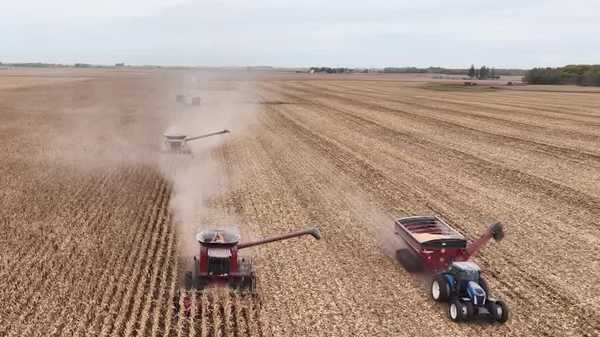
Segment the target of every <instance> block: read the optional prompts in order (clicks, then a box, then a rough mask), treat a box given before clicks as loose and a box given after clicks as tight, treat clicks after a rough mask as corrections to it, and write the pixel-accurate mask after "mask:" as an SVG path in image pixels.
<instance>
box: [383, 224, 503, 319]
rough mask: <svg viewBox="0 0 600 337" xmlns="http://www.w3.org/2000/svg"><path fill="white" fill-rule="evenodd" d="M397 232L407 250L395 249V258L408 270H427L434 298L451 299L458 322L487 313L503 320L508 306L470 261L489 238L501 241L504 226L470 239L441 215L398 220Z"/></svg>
mask: <svg viewBox="0 0 600 337" xmlns="http://www.w3.org/2000/svg"><path fill="white" fill-rule="evenodd" d="M394 226H395V232H396V234H397V235H398V236H400V237H401V238H402V239H403V240H404V242H406V245H407V246H408V248H407V249H399V250H397V251H396V257H397V258H398V260H399V261H400V262H402V264H403V265H404V266H405V267H406V268H407V269H408V270H409V271H422V270H425V271H426V272H429V273H430V274H432V276H433V280H432V282H431V297H432V298H433V299H434V300H435V301H438V302H446V301H447V302H449V303H450V304H449V306H448V315H449V317H450V319H452V320H453V321H455V322H459V321H466V320H469V319H471V318H472V317H474V316H479V315H482V316H487V317H489V318H491V319H492V320H494V321H497V322H500V323H504V322H506V321H507V320H508V307H507V306H506V304H505V303H504V302H503V301H502V300H500V299H496V298H492V297H490V296H489V295H490V292H489V288H488V286H487V283H486V282H485V280H484V279H483V277H482V276H481V270H480V268H479V266H477V264H475V263H473V262H471V261H468V260H469V259H470V258H471V257H472V256H473V255H475V253H477V251H479V250H480V249H481V248H482V247H483V246H485V245H486V243H487V242H488V241H489V240H490V239H492V238H493V239H494V240H496V241H500V240H502V238H503V237H504V230H503V228H502V225H501V224H499V223H495V224H492V225H490V226H489V227H488V228H487V230H486V231H485V232H484V233H483V235H481V237H479V239H477V240H474V241H467V239H466V238H465V237H464V236H463V235H461V234H460V233H459V232H458V231H456V230H455V229H454V228H452V227H450V225H448V224H447V223H446V222H445V221H444V220H443V219H442V218H440V217H438V216H413V217H407V218H401V219H398V220H396V221H395V223H394Z"/></svg>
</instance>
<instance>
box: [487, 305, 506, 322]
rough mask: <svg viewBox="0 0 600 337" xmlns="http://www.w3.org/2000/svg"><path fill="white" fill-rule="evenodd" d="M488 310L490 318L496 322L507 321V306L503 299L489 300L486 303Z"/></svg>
mask: <svg viewBox="0 0 600 337" xmlns="http://www.w3.org/2000/svg"><path fill="white" fill-rule="evenodd" d="M488 311H489V312H490V315H492V318H493V319H494V320H495V321H496V322H498V323H505V322H506V321H508V306H507V305H506V303H504V301H502V300H497V301H494V302H490V304H489V305H488Z"/></svg>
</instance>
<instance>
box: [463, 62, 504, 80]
mask: <svg viewBox="0 0 600 337" xmlns="http://www.w3.org/2000/svg"><path fill="white" fill-rule="evenodd" d="M467 75H469V77H470V78H476V79H478V80H497V79H499V78H500V74H498V73H497V72H496V69H494V68H488V67H486V66H481V68H479V69H475V65H471V68H469V72H468V73H467Z"/></svg>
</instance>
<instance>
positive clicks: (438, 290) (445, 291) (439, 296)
mask: <svg viewBox="0 0 600 337" xmlns="http://www.w3.org/2000/svg"><path fill="white" fill-rule="evenodd" d="M449 295H450V285H449V284H448V280H446V278H445V277H444V275H441V274H440V275H437V276H436V277H434V278H433V281H431V298H433V300H434V301H437V302H445V301H447V300H448V296H449Z"/></svg>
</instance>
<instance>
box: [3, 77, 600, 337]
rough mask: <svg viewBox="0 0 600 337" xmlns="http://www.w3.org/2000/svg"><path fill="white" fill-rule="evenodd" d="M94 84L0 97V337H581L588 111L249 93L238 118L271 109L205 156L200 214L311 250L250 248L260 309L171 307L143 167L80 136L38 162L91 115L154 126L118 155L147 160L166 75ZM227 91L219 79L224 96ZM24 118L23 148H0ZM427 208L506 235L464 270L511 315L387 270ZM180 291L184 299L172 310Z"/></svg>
mask: <svg viewBox="0 0 600 337" xmlns="http://www.w3.org/2000/svg"><path fill="white" fill-rule="evenodd" d="M90 71H91V70H90ZM130 75H131V74H130ZM98 76H100V75H98ZM101 76H102V80H90V81H85V82H83V81H71V82H68V83H55V84H54V85H52V86H40V87H25V88H19V89H15V90H10V91H0V99H1V100H2V102H3V104H4V106H6V109H3V110H0V115H1V116H2V118H7V119H8V118H10V119H11V120H14V121H15V123H14V126H15V128H14V129H12V131H11V130H7V131H6V132H5V133H2V134H0V138H1V140H2V142H1V143H0V144H1V146H2V150H3V152H2V153H3V154H2V156H3V158H2V159H3V162H5V163H7V165H0V183H2V186H3V188H2V191H1V192H2V193H1V197H2V204H3V207H2V209H0V228H1V229H2V230H1V231H0V284H1V285H2V287H0V303H2V305H0V336H186V337H187V336H414V335H427V336H448V335H452V336H473V335H490V334H493V335H511V336H536V335H557V334H560V335H564V336H597V333H598V331H600V314H599V313H600V307H599V305H598V303H600V301H598V298H597V296H595V295H593V294H597V293H599V291H600V289H598V285H597V282H595V280H597V279H598V278H599V277H600V269H599V268H598V266H597V265H595V264H592V263H590V261H595V260H596V252H595V250H594V249H593V247H595V246H597V245H595V244H596V243H597V242H598V238H599V237H600V233H598V228H597V223H596V222H597V221H596V219H597V218H598V216H599V215H600V214H599V213H598V210H599V209H600V189H599V187H598V185H597V184H596V183H595V181H597V180H598V178H600V177H599V176H598V172H599V171H598V168H599V167H600V161H599V160H598V158H600V153H598V149H597V144H598V141H600V139H599V136H598V134H599V133H598V132H599V131H600V129H599V128H598V126H597V125H598V123H600V116H599V115H598V113H597V107H598V106H600V99H599V98H598V97H597V95H593V94H572V93H561V92H545V93H539V92H529V91H522V90H516V91H514V90H499V91H493V92H468V91H461V92H454V93H453V92H442V91H431V90H428V89H426V88H422V87H419V84H418V83H414V82H396V81H378V79H379V78H378V77H377V76H376V75H369V76H373V77H372V78H370V79H371V80H370V81H356V80H351V81H347V80H346V79H345V78H344V77H332V78H331V79H332V80H329V81H321V80H319V79H315V78H312V77H303V78H302V79H303V80H302V81H297V80H296V79H297V77H294V76H291V77H290V75H276V74H274V75H270V76H272V77H268V76H267V77H263V78H261V79H259V80H253V83H254V84H255V95H256V97H257V99H256V102H284V103H285V104H262V105H260V106H259V107H258V108H257V111H258V114H257V123H256V125H255V126H253V127H252V128H249V129H247V130H244V132H243V133H242V134H240V135H236V136H235V137H232V138H231V140H229V141H227V142H226V143H225V144H224V145H219V146H218V147H216V148H215V149H213V151H211V153H210V154H208V157H207V160H211V161H214V162H215V163H216V164H215V165H216V166H218V170H215V174H216V175H218V176H216V177H215V179H216V180H218V181H226V182H227V184H226V186H220V187H219V190H218V193H215V194H214V195H213V196H212V197H211V200H210V201H209V202H208V204H207V205H206V210H207V211H208V212H209V213H210V216H206V217H205V218H206V219H213V218H214V219H216V217H218V214H221V213H224V214H228V215H231V216H232V218H236V219H239V221H240V223H239V227H240V231H241V232H242V237H243V238H257V237H263V236H266V235H272V234H278V233H281V232H286V231H288V230H292V229H297V228H301V227H303V226H308V225H317V226H320V227H321V230H322V232H323V235H324V237H323V240H321V241H313V240H300V239H298V240H291V241H286V242H281V243H273V244H270V245H265V246H260V247H256V248H253V249H252V250H251V255H252V257H253V260H254V263H255V265H256V267H257V271H258V278H259V279H258V289H259V294H258V296H249V295H244V294H239V293H235V292H230V291H229V290H227V289H223V288H211V289H208V290H205V291H202V292H198V291H186V290H182V289H180V272H181V270H180V269H181V266H180V261H181V256H180V252H179V250H178V243H179V242H180V241H181V237H179V235H180V233H179V232H178V231H177V228H176V226H175V225H174V224H173V221H172V218H171V216H170V214H169V200H170V198H171V197H172V192H173V191H172V185H171V183H170V182H169V181H168V179H166V178H165V176H164V171H161V170H159V169H158V168H157V165H156V163H154V162H152V160H147V159H145V158H151V157H152V156H156V154H152V153H151V152H144V154H143V155H140V156H135V159H134V160H127V156H124V157H122V156H121V157H118V158H113V157H107V155H106V153H104V152H103V151H104V150H103V148H105V147H104V145H106V146H108V148H109V149H110V148H114V146H115V144H105V143H102V142H103V141H104V142H105V141H106V140H99V142H100V143H93V142H92V143H86V142H87V141H86V140H81V142H83V143H84V145H86V149H87V151H89V152H91V153H102V155H100V156H96V157H99V158H101V159H102V160H100V163H98V162H97V161H98V160H96V161H95V160H94V158H93V157H94V156H86V155H85V154H82V153H81V152H77V151H78V150H77V151H76V153H75V154H73V153H71V152H69V150H68V149H65V148H63V147H62V146H64V142H60V150H59V151H58V150H55V149H54V148H53V147H49V146H47V143H52V139H54V138H55V137H57V131H56V130H62V131H64V133H68V129H69V128H70V127H71V125H70V124H69V123H67V122H65V121H69V120H70V119H86V118H91V119H93V120H95V119H98V120H102V119H104V118H107V119H109V120H110V123H109V124H110V125H112V126H113V129H115V130H116V131H114V132H117V133H118V132H124V133H126V132H127V131H128V130H131V129H130V128H132V127H133V126H132V125H135V124H136V123H137V124H138V126H140V125H141V126H143V128H141V129H148V130H153V131H152V132H150V133H145V132H135V133H133V134H132V139H131V141H132V142H134V143H136V144H138V145H140V144H141V145H142V146H143V147H148V148H151V147H152V146H150V145H148V144H152V139H153V138H152V137H153V135H154V134H155V133H156V134H160V133H159V132H160V130H162V129H163V127H164V123H163V122H164V120H163V119H164V118H165V117H164V114H165V110H168V109H170V108H172V107H173V105H172V104H174V103H175V102H165V100H164V98H161V97H160V96H159V95H153V97H148V95H147V92H149V91H151V92H167V91H168V88H167V87H165V86H166V85H165V81H172V83H179V80H180V78H179V77H178V76H179V75H177V73H169V72H166V73H161V75H160V76H156V74H154V73H152V72H149V73H143V74H136V75H135V76H134V75H131V77H128V76H124V77H122V78H121V77H119V76H122V75H119V74H110V75H107V74H103V75H101ZM171 76H172V77H171ZM240 76H245V75H240ZM295 76H302V75H295ZM236 81H237V80H235V79H228V80H227V81H225V82H227V83H228V88H229V87H235V86H236V83H237V82H236ZM247 82H248V79H245V84H247ZM118 93H127V95H118ZM154 96H156V97H154ZM31 97H33V98H31ZM50 97H52V98H55V99H53V100H50V99H49V98H50ZM169 97H171V96H169ZM172 97H174V96H172ZM30 98H31V99H30ZM25 101H27V102H28V104H24V103H23V102H25ZM102 102H111V103H110V105H108V107H107V109H108V110H103V109H100V108H98V109H89V108H88V106H89V105H90V104H91V103H94V104H100V105H101V104H102ZM31 105H35V107H36V108H37V109H38V110H36V112H35V113H31V112H30V111H29V110H30V108H31ZM106 111H110V113H107V112H106ZM123 115H127V118H123V119H122V118H121V117H122V116H123ZM23 116H27V117H26V118H25V117H23ZM30 120H33V121H35V122H36V123H37V132H38V137H36V138H29V137H27V138H24V137H21V136H20V135H21V134H22V133H23V132H24V131H25V130H26V129H27V127H28V125H29V123H30V122H31V121H30ZM131 121H134V122H135V123H131ZM65 123H66V124H65ZM63 128H64V129H63ZM136 130H138V129H136ZM96 131H98V130H92V131H89V132H87V133H88V134H90V135H91V138H92V139H94V136H95V135H101V134H102V132H101V130H100V131H98V132H96ZM138 131H139V130H138ZM233 131H234V132H235V130H233ZM11 132H12V133H11ZM67 143H68V142H67ZM116 150H123V149H122V148H121V147H118V146H117V147H116ZM65 153H67V154H68V155H65ZM59 159H60V160H59ZM63 159H65V160H63ZM107 159H108V160H107ZM81 161H85V162H86V163H87V164H88V166H89V167H85V168H84V169H82V168H81V167H80V165H78V164H77V163H78V162H81ZM532 163H533V164H532ZM428 206H430V207H433V208H435V209H436V210H437V211H438V212H441V213H443V215H444V216H446V217H448V218H449V219H450V220H452V221H453V222H455V223H456V224H457V227H458V228H459V229H460V230H461V231H462V232H464V233H466V234H468V235H474V234H475V233H477V232H479V230H480V229H481V226H482V223H484V222H487V221H488V220H490V218H493V219H494V220H499V221H502V222H503V223H505V224H507V228H506V229H507V237H506V239H505V240H504V241H503V242H502V243H501V244H498V245H492V246H490V247H489V248H487V249H485V250H484V251H483V252H482V254H481V255H480V256H478V257H477V258H476V262H478V263H479V264H480V265H482V267H483V268H484V270H486V272H485V276H486V278H487V280H488V283H489V284H490V287H491V288H492V289H493V291H494V292H495V293H496V294H497V295H499V296H501V297H503V298H505V299H506V300H507V301H508V302H509V305H510V307H511V308H512V313H513V314H512V318H511V320H510V321H509V322H508V323H507V324H505V325H503V326H498V325H490V324H487V323H475V324H462V325H457V324H454V323H452V322H450V321H449V320H448V319H447V317H446V314H445V310H446V307H445V306H443V305H438V304H436V303H433V302H432V301H430V300H429V298H428V290H427V289H426V286H425V285H424V284H423V282H422V281H421V280H420V279H418V278H416V277H414V276H412V275H409V274H408V273H406V272H405V271H404V270H403V269H402V268H401V267H400V266H399V265H398V264H397V263H396V262H395V261H394V260H393V259H392V258H390V257H389V256H388V255H386V254H387V253H388V250H389V249H392V250H393V248H394V247H395V244H399V243H397V242H393V240H392V241H391V243H389V242H387V241H385V240H387V239H390V238H392V239H393V233H391V232H390V222H391V218H392V217H394V216H401V215H409V214H412V213H414V212H417V211H419V210H423V209H426V208H427V207H428ZM215 214H216V215H215ZM550 242H551V245H552V247H551V248H549V247H548V244H549V243H550ZM388 244H389V246H387V245H388ZM557 251H560V252H564V254H555V252H557ZM581 289H585V290H586V291H585V292H583V293H582V292H581V291H580V290H581ZM181 292H183V293H181ZM585 294H592V295H589V296H588V295H585ZM182 295H187V296H189V297H190V298H191V300H192V306H191V310H190V312H187V311H186V310H185V306H184V304H183V296H182ZM557 308H560V310H557Z"/></svg>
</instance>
